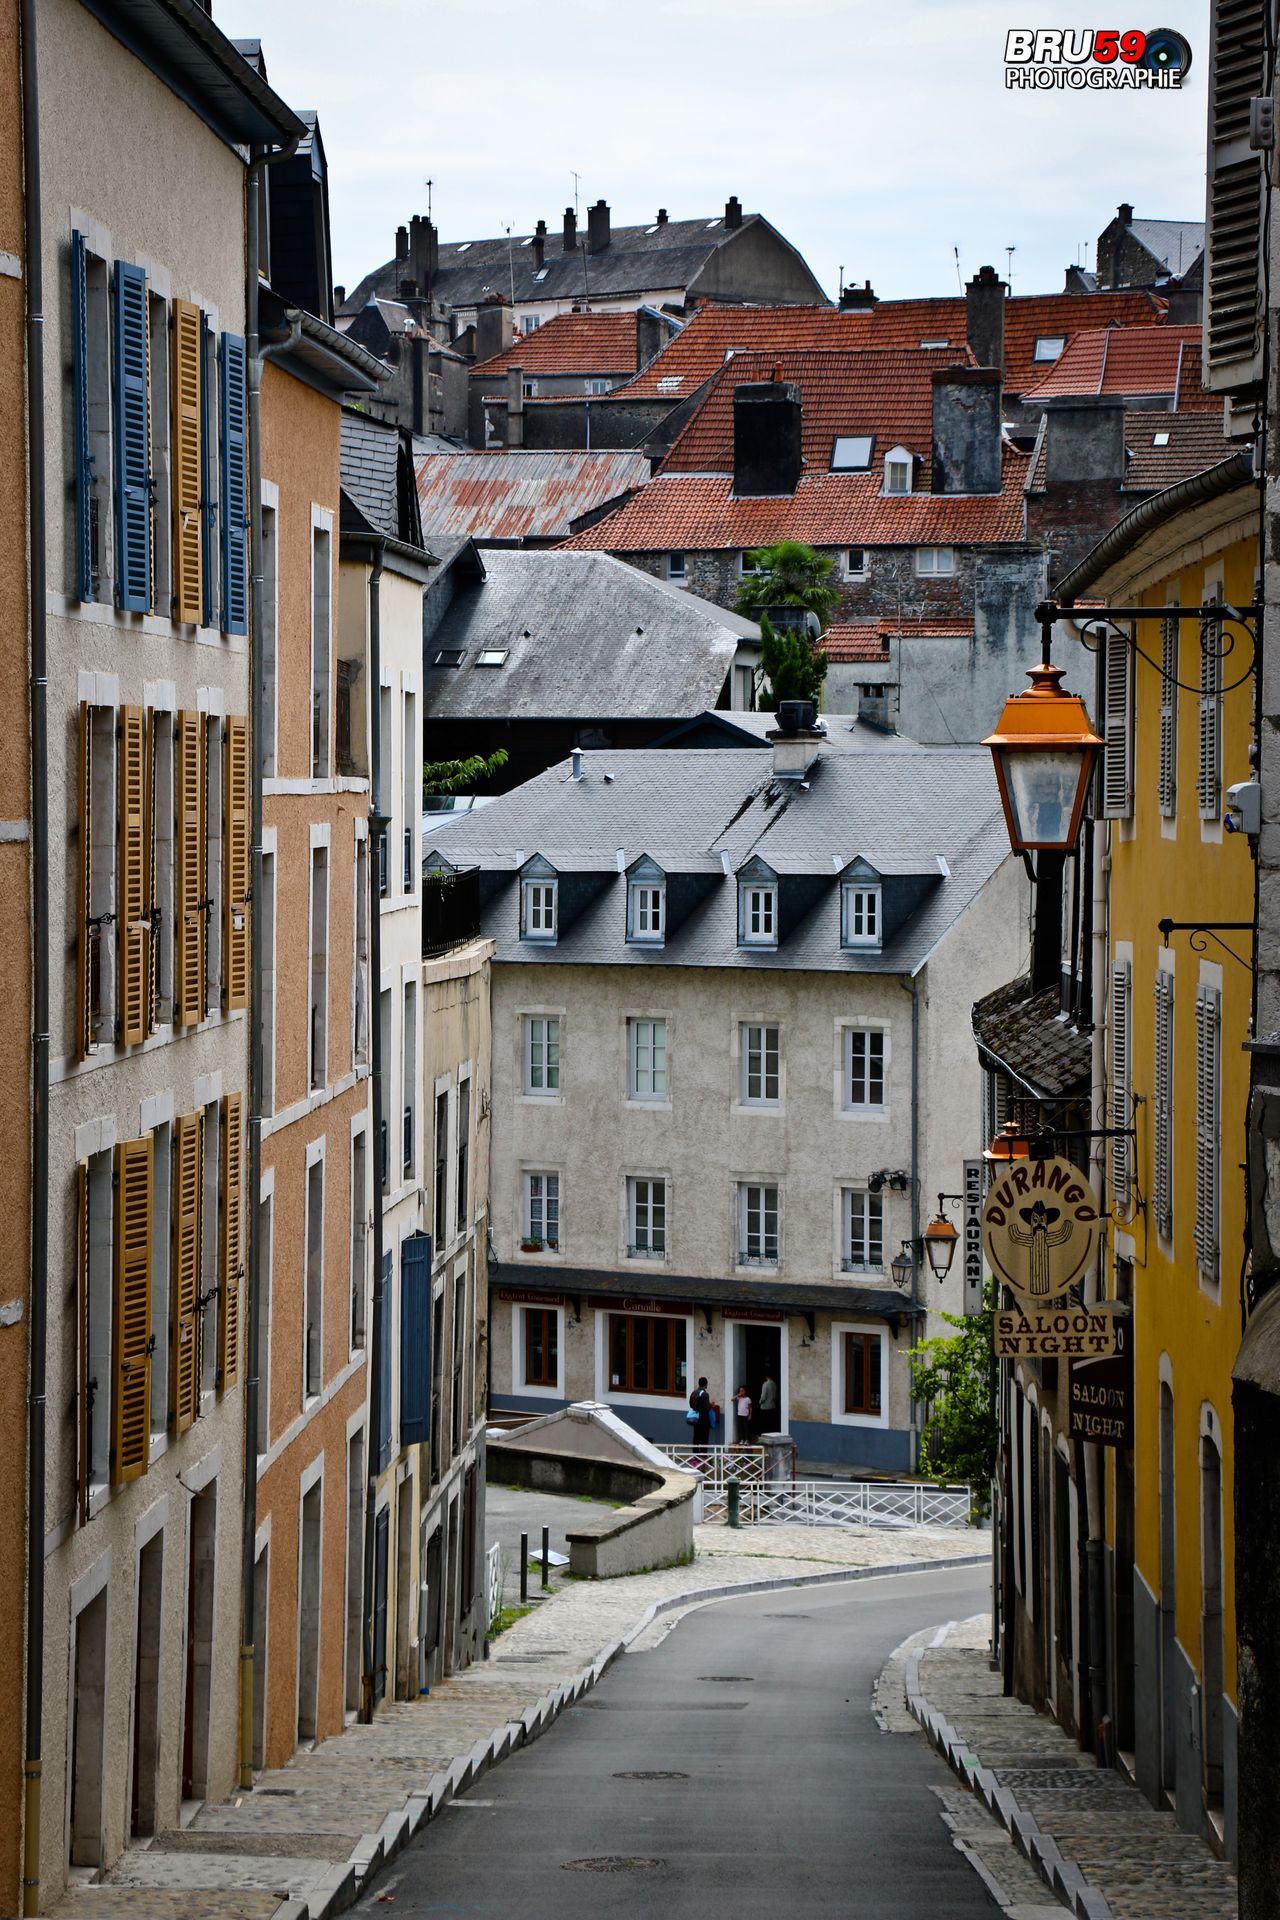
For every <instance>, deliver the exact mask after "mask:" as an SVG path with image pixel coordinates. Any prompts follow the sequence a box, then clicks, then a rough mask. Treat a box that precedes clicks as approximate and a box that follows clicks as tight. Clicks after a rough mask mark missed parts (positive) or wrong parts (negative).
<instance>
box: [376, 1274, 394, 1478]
mask: <svg viewBox="0 0 1280 1920" xmlns="http://www.w3.org/2000/svg"><path fill="white" fill-rule="evenodd" d="M378 1291H379V1294H380V1295H381V1300H380V1302H379V1309H380V1310H379V1313H378V1404H377V1406H376V1407H375V1409H374V1443H375V1446H374V1450H375V1452H376V1454H377V1458H378V1472H379V1473H381V1472H382V1469H383V1468H384V1467H385V1466H386V1465H387V1463H388V1461H389V1460H390V1458H391V1254H390V1251H388V1252H386V1253H384V1254H383V1256H382V1277H381V1278H380V1280H379V1281H378Z"/></svg>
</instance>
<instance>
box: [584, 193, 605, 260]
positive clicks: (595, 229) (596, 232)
mask: <svg viewBox="0 0 1280 1920" xmlns="http://www.w3.org/2000/svg"><path fill="white" fill-rule="evenodd" d="M608 244H609V205H608V202H607V201H605V200H597V201H596V203H595V205H594V207H588V208H587V250H588V252H590V253H603V252H604V250H605V248H606V247H607V246H608Z"/></svg>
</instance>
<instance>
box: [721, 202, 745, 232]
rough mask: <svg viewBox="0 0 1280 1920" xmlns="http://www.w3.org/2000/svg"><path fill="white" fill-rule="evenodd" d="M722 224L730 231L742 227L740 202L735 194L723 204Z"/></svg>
mask: <svg viewBox="0 0 1280 1920" xmlns="http://www.w3.org/2000/svg"><path fill="white" fill-rule="evenodd" d="M724 223H725V226H726V227H728V228H729V229H730V230H731V231H732V229H733V228H735V227H740V226H741V225H742V202H741V201H740V200H739V198H738V196H737V194H736V193H734V194H731V195H730V196H729V198H728V199H727V200H726V201H725V203H724Z"/></svg>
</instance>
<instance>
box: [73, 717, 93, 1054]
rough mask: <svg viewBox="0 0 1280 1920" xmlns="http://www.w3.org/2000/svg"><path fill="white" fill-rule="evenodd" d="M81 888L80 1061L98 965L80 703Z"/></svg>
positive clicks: (89, 765)
mask: <svg viewBox="0 0 1280 1920" xmlns="http://www.w3.org/2000/svg"><path fill="white" fill-rule="evenodd" d="M79 781H80V792H79V795H78V796H77V797H78V801H79V811H80V825H79V832H80V885H79V897H78V900H77V903H76V919H77V929H76V938H77V952H78V956H79V965H78V969H77V979H76V1043H77V1051H78V1053H79V1056H80V1058H81V1059H82V1060H83V1059H85V1058H86V1057H87V1055H88V1054H90V1053H91V1052H92V1050H93V1045H94V1035H93V1021H94V1013H95V1011H96V1005H97V995H96V992H95V989H94V981H95V970H96V968H97V965H98V929H97V928H96V927H95V926H94V925H93V708H92V707H91V706H90V705H89V702H88V701H87V700H82V701H81V702H80V756H79Z"/></svg>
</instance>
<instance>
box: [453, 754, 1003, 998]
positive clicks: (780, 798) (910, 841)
mask: <svg viewBox="0 0 1280 1920" xmlns="http://www.w3.org/2000/svg"><path fill="white" fill-rule="evenodd" d="M894 759H895V756H894V755H893V754H892V753H889V752H885V753H875V754H865V755H864V754H859V753H818V754H816V755H815V759H814V763H813V765H812V766H811V767H810V769H809V771H808V773H807V775H806V782H807V786H806V785H802V784H801V782H799V781H794V780H789V781H777V780H775V779H774V776H773V755H772V752H770V751H762V752H756V751H754V750H753V749H751V748H744V749H743V750H742V751H740V752H737V753H726V752H725V751H724V750H723V748H700V749H687V750H681V749H679V748H668V749H662V748H656V749H648V750H645V751H642V752H630V753H627V752H620V751H602V752H594V753H587V754H585V755H584V756H583V778H582V779H580V780H573V779H571V778H570V777H569V773H570V768H569V764H568V762H567V761H561V762H560V763H559V764H558V765H557V766H553V767H549V768H548V769H547V771H546V772H545V773H542V774H539V775H538V776H537V778H536V779H534V780H530V781H528V782H526V784H525V785H524V786H522V787H517V788H515V789H514V791H512V792H510V793H506V794H503V795H502V796H501V797H500V798H498V799H496V800H495V801H494V802H493V804H492V805H491V806H488V807H485V808H483V809H482V810H481V811H479V812H477V813H472V814H469V815H467V816H466V817H465V819H462V820H459V821H458V822H457V823H456V824H455V825H454V826H452V827H451V828H450V829H449V832H448V835H447V838H446V839H444V840H443V841H442V842H441V848H440V851H441V853H442V854H443V855H444V856H445V857H446V858H447V859H448V860H449V861H450V862H451V863H452V864H453V865H454V866H455V867H469V866H478V867H480V868H481V870H482V872H483V873H487V874H488V875H490V876H491V878H490V879H489V881H488V882H487V883H485V882H482V897H483V895H484V892H485V890H486V887H487V888H488V889H489V890H490V894H489V899H488V904H487V906H486V907H485V908H483V909H482V921H483V926H484V932H485V934H486V936H487V937H489V938H491V939H493V940H495V941H496V943H497V945H496V958H497V959H498V960H499V961H511V962H515V963H536V964H540V965H545V964H551V965H564V966H568V965H574V964H586V965H609V966H630V967H649V968H655V967H656V968H662V967H671V966H699V967H727V968H737V969H754V970H758V971H765V972H771V971H776V970H779V969H781V970H784V971H814V970H820V971H823V972H834V973H850V974H854V973H914V972H916V971H917V970H918V969H919V968H920V967H922V966H923V965H924V964H925V962H926V961H927V959H928V957H929V954H930V953H931V952H932V950H933V948H934V947H935V946H936V944H937V943H938V941H939V940H940V939H941V938H942V937H943V935H944V934H945V933H946V932H947V930H948V929H949V928H950V927H952V926H953V925H954V924H955V922H956V920H957V919H958V918H959V917H960V916H961V915H962V914H963V913H964V912H965V910H966V909H967V908H968V907H969V906H970V905H971V904H972V903H973V901H974V900H975V899H976V898H977V897H978V895H979V894H980V892H981V891H982V889H983V888H984V887H985V885H986V884H987V882H988V880H989V879H990V878H991V876H992V875H993V874H994V873H995V871H996V870H997V868H999V867H1000V866H1001V865H1002V863H1003V862H1004V861H1005V860H1007V859H1011V858H1012V855H1011V854H1010V852H1009V839H1008V833H1007V831H1006V828H1005V824H1004V816H1003V813H1002V811H1001V807H1000V801H999V797H998V794H997V792H996V788H995V782H994V781H993V780H992V777H991V759H990V755H989V754H988V753H987V752H986V751H985V750H984V749H983V748H981V747H917V746H914V745H911V746H909V747H907V748H905V749H904V750H903V752H902V755H901V770H900V771H899V769H898V768H897V767H895V765H894ZM606 775H607V776H609V777H608V778H606ZM424 833H425V836H426V837H425V838H424V854H428V853H430V852H431V851H432V850H433V841H432V839H431V837H430V828H429V827H428V828H427V829H424ZM534 854H540V855H542V856H543V857H544V858H545V859H546V860H548V861H549V862H550V863H551V865H552V866H553V867H555V868H556V869H557V871H558V872H560V873H561V874H562V875H571V874H573V873H574V872H575V871H576V872H579V873H585V872H590V873H591V874H592V875H593V884H594V886H595V887H596V889H597V890H596V891H595V892H594V894H593V896H592V898H591V899H590V900H589V902H588V904H587V905H586V906H585V907H584V908H582V910H581V912H580V913H579V915H578V917H577V919H575V920H573V921H572V923H571V924H568V925H566V926H563V927H562V930H561V934H560V937H559V939H558V940H557V941H556V942H555V943H554V944H548V943H541V942H533V941H521V939H520V937H519V888H518V886H517V884H516V875H517V868H518V866H519V864H520V863H521V862H523V861H527V860H528V859H530V858H532V856H533V855H534ZM642 854H648V855H649V856H650V857H651V858H652V859H654V860H655V861H657V863H658V864H659V866H661V867H663V868H664V869H665V870H666V871H667V872H668V874H669V875H670V874H673V873H674V874H679V873H680V872H681V871H682V867H681V860H682V858H685V857H692V858H696V859H698V860H700V861H706V858H707V856H708V855H711V856H713V857H715V856H727V862H728V865H729V868H730V873H729V874H725V873H724V872H723V865H722V870H721V874H720V876H719V878H717V877H716V875H715V871H714V868H712V870H711V873H710V875H709V876H708V883H707V890H706V892H705V894H704V896H703V898H702V899H701V901H700V903H699V904H698V905H696V906H695V907H694V908H693V910H692V912H691V913H690V914H689V916H688V918H687V919H685V920H684V921H683V923H682V924H681V925H680V926H678V927H677V928H676V929H675V930H674V931H671V932H669V934H668V938H667V941H666V944H665V945H664V946H662V947H657V948H655V947H643V946H634V945H632V946H629V945H628V944H627V943H626V939H625V927H626V887H627V882H626V875H625V869H626V867H627V866H628V865H630V864H631V863H632V862H633V861H634V860H636V859H638V858H639V857H640V856H641V855H642ZM859 855H861V856H862V857H863V858H865V859H866V860H867V861H869V862H870V864H871V866H872V867H873V868H876V869H877V870H878V871H879V872H881V873H882V874H883V875H885V876H886V877H887V876H889V875H895V876H896V875H903V876H914V878H913V879H908V880H906V881H904V882H903V884H904V885H907V886H912V887H914V888H915V892H914V893H913V896H912V897H913V899H918V900H919V902H920V904H918V905H917V906H916V907H915V910H914V911H913V912H911V913H910V914H909V916H908V917H907V918H906V919H905V920H904V921H902V923H901V924H900V925H899V927H898V930H897V932H896V933H894V934H892V935H890V937H889V939H888V941H887V943H886V946H885V948H884V950H883V952H880V953H875V952H866V951H857V950H854V951H844V950H842V948H841V946H840V888H839V878H838V876H839V873H840V871H841V870H842V869H843V868H844V867H845V866H847V865H848V863H849V862H850V861H851V860H853V859H855V858H856V857H857V856H859ZM752 856H757V857H759V858H760V859H762V860H763V861H765V862H767V863H768V864H769V865H770V866H771V867H772V868H773V869H774V870H775V871H776V872H778V873H779V875H787V876H795V877H799V878H800V879H801V880H802V882H803V883H804V885H805V891H806V897H807V898H810V899H811V902H812V903H811V904H810V905H809V907H808V909H807V911H805V912H804V913H803V915H802V917H801V918H799V919H798V921H797V922H796V923H795V924H794V925H793V926H792V928H791V930H790V932H789V933H786V934H784V936H783V938H782V940H781V942H780V944H779V945H778V947H776V948H758V947H740V946H739V945H738V910H737V886H736V884H735V881H734V879H733V874H734V873H736V871H737V870H738V868H740V867H741V866H742V865H743V864H744V863H745V862H746V861H747V860H748V859H749V858H751V857H752ZM940 862H943V863H945V875H944V871H943V866H942V865H940ZM683 870H685V871H687V870H688V869H687V868H686V869H683ZM697 870H699V871H704V872H705V867H704V868H701V869H697ZM888 920H889V916H888V912H887V911H886V924H888ZM785 922H786V907H785V903H784V905H783V923H784V925H785Z"/></svg>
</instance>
